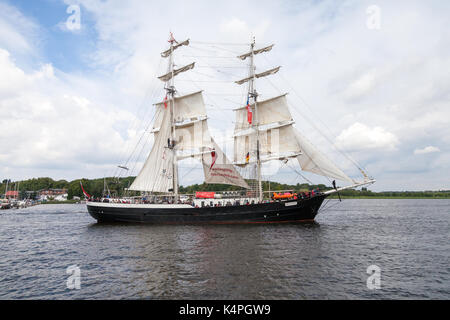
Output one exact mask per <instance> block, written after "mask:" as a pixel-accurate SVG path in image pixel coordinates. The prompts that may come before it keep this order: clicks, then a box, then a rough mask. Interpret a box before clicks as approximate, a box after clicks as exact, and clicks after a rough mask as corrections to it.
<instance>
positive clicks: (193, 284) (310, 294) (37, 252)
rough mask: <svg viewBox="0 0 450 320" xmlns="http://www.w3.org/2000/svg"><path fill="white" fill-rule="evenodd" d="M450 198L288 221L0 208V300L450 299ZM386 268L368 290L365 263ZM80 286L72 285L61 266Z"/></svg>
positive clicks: (356, 205) (383, 203) (373, 204)
mask: <svg viewBox="0 0 450 320" xmlns="http://www.w3.org/2000/svg"><path fill="white" fill-rule="evenodd" d="M449 207H450V201H448V200H431V201H430V200H346V201H344V202H343V203H342V204H339V205H338V206H335V207H333V209H331V210H329V211H326V212H322V213H321V214H320V215H319V216H318V222H317V223H312V224H293V225H284V224H283V225H256V226H254V225H230V226H227V225H184V226H173V225H170V226H164V225H141V224H97V223H95V221H94V220H93V219H92V218H91V217H90V216H89V215H88V214H87V213H86V209H85V207H84V206H83V205H55V206H50V205H48V206H37V207H32V208H27V209H23V210H15V211H12V210H9V211H8V213H6V214H5V213H3V212H2V214H1V215H0V219H1V220H2V224H1V225H2V229H3V230H2V232H1V233H0V241H1V243H2V244H4V249H3V253H4V254H3V257H2V259H1V261H0V298H6V299H10V298H26V299H33V298H42V299H61V298H87V299H90V298H92V299H94V298H105V299H114V298H120V299H129V298H146V299H164V298H170V299H196V298H198V299H218V298H223V299H315V298H331V299H334V298H344V299H346V298H376V299H379V298H430V297H432V298H447V299H448V298H449V297H450V295H449V288H448V283H449V274H450V270H449V268H448V266H447V264H448V263H446V262H448V258H449V252H450V250H449V241H448V223H449V215H448V214H449V210H448V209H449ZM372 264H376V265H378V266H379V267H380V268H381V270H382V289H381V290H378V291H371V290H368V289H367V287H366V279H367V276H368V275H367V274H366V269H367V267H368V266H369V265H372ZM70 265H77V266H79V267H80V269H81V289H80V290H69V289H67V288H66V280H67V274H66V268H67V267H68V266H70Z"/></svg>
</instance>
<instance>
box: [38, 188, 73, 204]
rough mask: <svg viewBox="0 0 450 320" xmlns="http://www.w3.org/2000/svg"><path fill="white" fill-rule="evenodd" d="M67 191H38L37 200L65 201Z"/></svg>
mask: <svg viewBox="0 0 450 320" xmlns="http://www.w3.org/2000/svg"><path fill="white" fill-rule="evenodd" d="M67 196H68V194H67V189H45V190H39V200H41V201H47V200H57V201H65V200H67Z"/></svg>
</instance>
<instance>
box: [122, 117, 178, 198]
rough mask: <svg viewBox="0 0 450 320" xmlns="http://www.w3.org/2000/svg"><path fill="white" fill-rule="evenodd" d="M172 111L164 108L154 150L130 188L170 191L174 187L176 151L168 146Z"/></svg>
mask: <svg viewBox="0 0 450 320" xmlns="http://www.w3.org/2000/svg"><path fill="white" fill-rule="evenodd" d="M170 131H171V126H170V112H169V111H168V109H164V111H163V118H162V122H161V127H160V130H159V133H158V134H157V135H155V142H154V144H153V147H152V150H151V151H150V154H149V156H148V158H147V160H146V161H145V164H144V166H143V168H142V169H141V171H140V172H139V174H138V176H137V177H136V179H134V181H133V183H132V184H131V186H130V188H129V190H134V191H149V192H168V191H169V189H171V188H172V187H173V157H174V151H173V150H171V149H169V148H168V145H167V140H168V139H169V137H170Z"/></svg>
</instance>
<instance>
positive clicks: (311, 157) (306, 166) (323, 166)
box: [295, 130, 354, 183]
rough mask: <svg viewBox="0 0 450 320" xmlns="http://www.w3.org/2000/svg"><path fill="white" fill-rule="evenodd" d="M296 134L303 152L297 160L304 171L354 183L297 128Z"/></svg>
mask: <svg viewBox="0 0 450 320" xmlns="http://www.w3.org/2000/svg"><path fill="white" fill-rule="evenodd" d="M295 135H296V137H297V141H298V143H299V145H300V148H301V152H302V154H301V155H299V156H297V160H298V163H299V164H300V167H301V169H302V170H303V171H308V172H312V173H315V174H318V175H321V176H325V177H329V178H334V179H338V180H342V181H349V182H351V183H354V181H353V180H352V179H351V178H350V177H349V176H347V175H346V174H345V173H344V172H342V170H341V169H339V168H338V167H336V165H335V164H334V163H332V162H331V161H330V160H329V159H327V158H326V157H325V156H324V155H323V154H322V153H321V152H320V151H319V150H317V149H316V148H315V147H314V146H313V145H312V144H311V143H310V142H309V141H308V140H307V139H306V138H305V137H304V136H302V135H301V134H300V133H299V132H298V131H297V130H295Z"/></svg>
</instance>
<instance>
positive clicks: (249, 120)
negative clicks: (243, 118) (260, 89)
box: [247, 97, 253, 124]
mask: <svg viewBox="0 0 450 320" xmlns="http://www.w3.org/2000/svg"><path fill="white" fill-rule="evenodd" d="M252 118H253V112H252V108H251V107H250V97H248V98H247V120H248V123H249V124H252Z"/></svg>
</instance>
